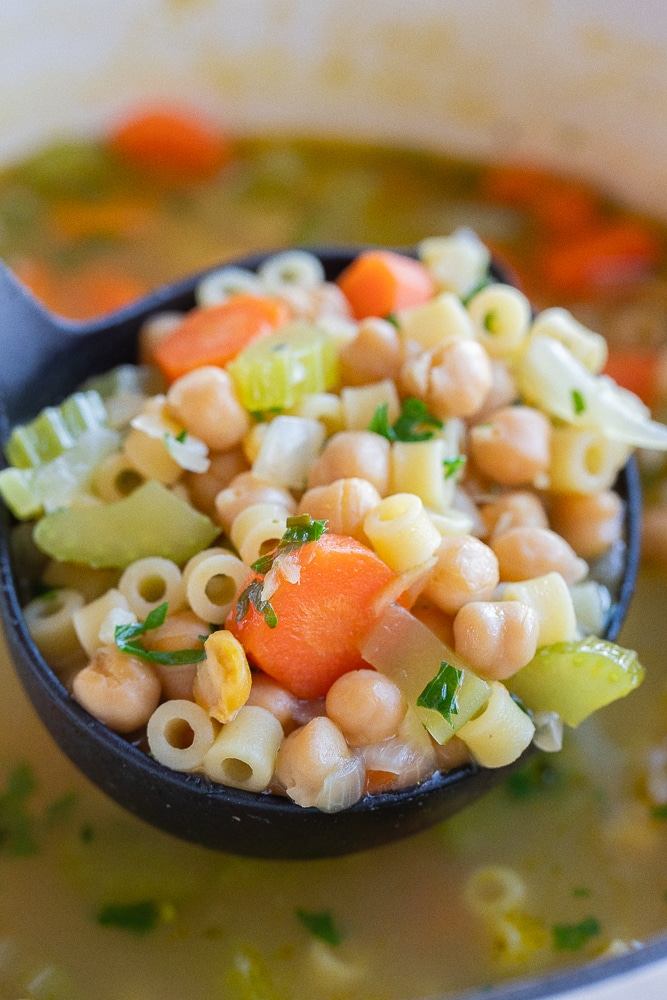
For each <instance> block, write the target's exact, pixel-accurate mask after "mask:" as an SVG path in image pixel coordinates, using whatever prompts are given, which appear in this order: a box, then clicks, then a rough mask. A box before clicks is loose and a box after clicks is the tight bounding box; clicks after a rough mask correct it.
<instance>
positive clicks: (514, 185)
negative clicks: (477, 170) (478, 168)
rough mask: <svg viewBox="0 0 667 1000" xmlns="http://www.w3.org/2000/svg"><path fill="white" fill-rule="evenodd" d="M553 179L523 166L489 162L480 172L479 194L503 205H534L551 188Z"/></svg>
mask: <svg viewBox="0 0 667 1000" xmlns="http://www.w3.org/2000/svg"><path fill="white" fill-rule="evenodd" d="M553 184H554V178H553V175H552V174H549V173H547V172H546V171H544V170H542V169H541V168H540V167H534V166H531V165H530V164H525V163H509V164H507V163H502V164H500V163H490V164H488V165H487V166H486V167H485V168H484V170H483V171H482V175H481V178H480V185H479V193H480V195H481V196H482V197H483V198H487V199H488V200H489V201H496V202H500V203H501V204H503V205H517V206H519V205H524V206H527V205H534V204H535V203H536V202H537V201H539V200H540V198H542V197H543V196H544V194H545V193H546V192H548V191H550V190H552V189H553Z"/></svg>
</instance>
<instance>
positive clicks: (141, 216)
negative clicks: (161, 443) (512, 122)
mask: <svg viewBox="0 0 667 1000" xmlns="http://www.w3.org/2000/svg"><path fill="white" fill-rule="evenodd" d="M170 115H171V113H170ZM0 223H1V225H0V252H1V253H2V256H3V258H4V259H5V260H7V261H8V262H9V263H10V264H11V265H12V266H13V267H14V268H15V269H16V270H17V272H18V273H19V274H20V275H21V276H22V277H23V279H24V280H25V281H26V282H28V283H29V284H30V285H31V286H32V288H33V289H34V290H35V292H36V293H37V294H38V295H39V296H41V297H42V298H43V299H44V301H45V302H47V304H48V305H49V306H50V307H51V308H53V309H54V310H55V311H57V312H61V313H63V314H66V315H72V316H79V317H86V316H90V315H95V314H98V313H100V312H104V311H106V310H108V309H112V308H115V307H117V306H118V305H121V304H122V303H123V302H125V301H128V300H129V299H131V298H133V297H134V296H135V295H137V294H139V293H140V292H141V291H142V290H147V289H149V288H151V287H153V286H155V285H156V284H159V283H161V282H163V281H165V280H170V279H172V278H175V277H178V276H180V275H182V274H183V273H186V272H189V271H192V270H195V269H199V268H201V267H208V266H211V265H213V264H216V263H218V262H220V261H224V260H228V259H230V258H231V257H233V256H235V255H238V254H241V253H244V252H246V251H249V250H254V249H257V248H280V247H283V246H288V245H293V244H312V245H315V244H317V243H323V242H327V243H335V242H345V243H361V242H371V243H384V244H389V245H393V246H398V247H400V246H407V245H411V244H414V243H415V242H417V241H419V240H421V239H423V238H424V237H425V236H428V235H433V234H437V233H441V232H449V231H451V230H454V229H456V228H458V227H460V226H467V227H471V228H473V229H474V230H475V231H476V232H477V233H478V234H479V235H480V237H481V238H482V239H484V240H485V242H487V243H488V244H489V245H490V246H492V248H493V250H494V253H495V254H496V255H497V256H498V258H499V259H500V260H502V261H504V262H506V263H507V264H508V265H509V266H511V267H512V268H513V269H514V270H515V271H516V273H517V274H518V275H519V277H520V279H521V281H522V284H523V287H524V288H525V289H526V292H527V294H528V295H529V296H530V298H531V300H532V301H533V302H534V304H535V305H536V306H537V307H546V306H548V305H553V304H554V303H556V302H557V303H559V304H561V305H566V306H567V307H568V308H569V309H571V310H572V313H573V314H574V315H575V316H577V317H578V318H579V319H580V320H581V321H582V322H584V323H586V325H587V326H589V327H591V328H593V329H596V330H599V331H600V332H602V333H603V334H604V335H605V336H606V337H607V339H608V341H609V344H610V358H609V362H608V370H609V371H610V372H611V373H612V374H613V375H614V377H616V378H617V379H618V380H619V381H620V382H621V383H623V384H626V385H627V386H628V387H629V388H631V389H632V390H633V391H635V392H638V393H639V394H640V395H641V396H642V398H643V399H644V400H645V401H646V402H647V403H648V404H649V405H651V406H652V407H653V409H654V410H655V412H656V413H658V414H660V412H661V407H662V406H663V399H664V397H665V396H667V392H666V391H665V385H664V384H661V381H660V378H661V369H660V361H661V351H662V347H663V343H664V341H665V338H664V330H663V323H664V320H663V318H662V312H663V308H662V307H663V300H664V297H665V288H666V287H667V286H665V277H664V275H665V260H664V241H665V235H664V230H663V228H662V227H661V225H660V224H659V223H657V222H656V221H653V220H647V219H645V218H640V217H638V216H636V215H635V214H634V213H632V212H631V211H629V210H628V209H626V208H625V207H623V206H619V205H615V204H612V203H610V202H609V201H608V199H606V198H605V197H603V196H602V195H600V194H599V193H598V192H595V191H593V190H591V189H590V188H589V187H588V186H586V185H585V184H583V183H581V182H579V181H573V180H570V179H562V178H557V177H552V176H550V175H548V174H545V173H544V172H542V171H540V170H537V169H532V168H531V169H529V168H525V167H521V168H519V167H513V166H508V167H491V166H483V165H478V164H474V163H461V162H454V161H450V160H447V159H441V158H438V157H435V156H433V155H425V154H421V153H417V152H415V153H409V152H406V151H399V150H391V149H377V148H370V147H364V146H356V145H350V144H334V143H329V142H316V141H312V140H302V139H295V140H285V139H280V140H278V139H275V138H267V139H251V140H231V139H229V137H227V136H221V135H220V134H219V133H218V132H217V131H216V130H211V129H209V128H208V127H207V126H204V125H200V124H199V123H196V122H193V121H192V120H191V119H189V118H187V119H185V120H184V119H182V118H181V117H180V116H178V117H176V118H171V117H170V116H167V121H166V122H165V120H164V117H163V115H162V113H161V114H159V115H147V116H139V117H137V118H136V119H133V120H131V121H128V122H127V123H123V124H122V125H120V126H118V127H117V128H116V129H115V130H113V131H112V132H111V133H110V135H109V136H107V137H103V138H102V139H100V140H99V141H98V142H82V143H79V142H70V141H67V142H63V143H61V144H58V145H57V146H54V147H52V148H50V149H45V150H43V151H42V152H40V153H38V154H36V155H35V156H34V157H33V158H32V159H30V160H28V161H26V162H24V163H22V164H18V165H16V166H13V167H12V168H11V169H8V170H6V171H5V172H4V174H3V175H2V178H0ZM644 474H645V481H646V489H647V494H648V496H649V500H650V502H651V510H650V511H649V516H648V518H647V538H649V537H650V539H651V541H650V549H651V553H652V555H653V559H652V563H651V565H648V562H647V566H646V568H645V570H644V572H643V575H642V578H641V580H640V584H639V588H638V593H637V595H636V596H635V600H634V604H633V609H632V612H631V616H630V619H629V621H628V623H627V625H626V627H625V628H624V631H623V634H622V636H621V641H622V642H623V644H624V645H625V646H629V647H632V648H635V649H637V650H638V651H639V653H640V657H641V660H642V662H643V664H644V666H645V667H646V671H647V677H646V680H645V681H644V684H643V685H642V687H641V688H640V689H639V690H638V691H637V692H636V693H633V695H632V697H630V698H628V699H624V700H623V701H621V702H619V703H618V704H616V705H614V706H612V707H611V708H609V709H606V710H605V711H604V712H603V713H601V714H600V715H599V716H595V717H593V718H591V719H589V720H587V721H586V722H585V723H583V724H582V725H581V726H580V727H579V728H578V729H577V730H576V732H568V733H567V734H566V739H565V747H564V749H563V751H562V752H561V753H559V754H557V755H553V754H544V755H539V756H538V757H537V758H535V759H533V760H532V761H531V762H530V763H529V764H528V765H527V766H526V767H525V768H524V769H523V770H520V771H518V772H516V773H515V774H514V775H513V776H512V777H511V778H510V779H509V780H508V782H507V783H506V785H505V786H504V787H502V788H499V789H498V790H497V791H495V792H493V793H492V794H491V795H490V796H488V797H487V798H486V799H485V800H484V801H482V802H480V803H478V804H477V805H475V806H473V807H471V808H470V809H468V810H467V811H466V812H465V813H464V814H462V815H460V816H459V817H457V818H455V819H454V820H451V821H449V822H448V823H446V824H444V825H442V826H441V827H438V828H435V829H433V830H431V831H429V832H427V833H424V834H420V835H419V836H417V837H414V838H412V839H410V840H408V841H406V842H403V843H399V844H395V845H392V846H389V847H383V848H380V849H377V850H374V851H369V852H365V853H363V854H359V855H355V856H351V857H347V858H342V859H335V860H323V861H308V862H269V861H257V860H250V859H240V858H235V857H232V856H227V855H224V854H215V853H212V852H209V851H206V850H204V849H200V848H197V847H193V846H192V845H188V844H184V843H180V842H178V841H176V840H174V839H172V838H170V837H168V836H166V835H164V834H161V833H160V832H158V831H156V830H153V829H152V828H150V827H148V826H146V825H144V824H142V823H140V822H139V821H137V820H135V819H133V818H132V817H130V816H128V815H127V814H125V813H123V812H122V811H121V810H120V809H118V807H116V806H115V805H114V804H112V803H110V802H109V801H107V800H106V799H105V798H104V797H103V796H102V795H101V794H100V793H98V792H97V790H96V789H94V788H93V787H92V786H91V785H90V784H89V783H88V782H87V781H86V780H85V779H84V778H82V777H81V776H80V775H79V774H78V773H77V772H76V771H75V770H74V769H73V768H72V767H71V765H70V764H69V763H68V762H67V761H66V760H65V759H64V758H63V757H62V756H61V755H60V753H59V752H58V751H57V750H56V749H55V747H54V745H53V743H52V742H51V740H50V738H49V736H48V735H47V734H46V733H45V731H44V729H43V727H42V726H41V725H40V723H39V722H38V721H37V720H36V718H35V716H34V715H33V712H32V710H31V708H30V707H29V705H28V704H27V703H26V700H25V698H24V696H23V695H22V693H21V691H20V688H19V685H18V682H17V680H16V678H15V677H14V674H13V671H12V669H11V664H10V662H9V656H8V654H7V652H6V651H4V649H3V656H2V671H3V692H4V697H3V699H2V704H1V705H0V716H1V718H2V723H3V724H2V725H1V726H0V773H1V774H2V781H1V783H0V788H1V791H0V880H1V883H0V884H1V886H2V892H1V893H0V941H1V947H0V987H1V988H0V994H1V995H3V996H6V997H8V998H12V997H13V998H18V997H23V996H34V997H55V998H58V997H68V998H70V997H77V996H80V997H87V996H90V995H95V996H96V997H100V1000H105V998H107V997H108V998H109V1000H120V998H125V997H127V998H129V997H133V996H141V997H142V998H144V1000H148V998H150V997H156V998H157V997H160V998H165V997H174V998H175V997H180V996H184V995H185V996H188V997H192V998H202V1000H204V998H206V1000H208V998H209V997H216V996H219V997H225V998H231V1000H236V998H238V1000H249V998H263V1000H273V998H274V997H275V998H282V1000H301V998H303V1000H306V998H310V997H312V996H321V997H332V998H338V1000H341V998H345V997H349V998H358V1000H362V998H364V1000H366V998H368V1000H407V998H417V997H420V996H424V995H428V994H438V995H440V994H445V995H447V994H452V995H455V994H456V993H457V992H459V991H462V990H465V989H469V988H474V987H479V988H482V987H487V986H491V985H493V984H496V983H499V982H500V981H502V980H504V979H507V978H511V977H516V976H524V975H528V974H538V973H540V972H544V971H547V970H548V971H551V970H554V969H558V968H563V967H567V966H570V965H572V964H573V963H577V962H591V961H600V960H603V959H604V957H605V956H607V955H612V954H619V953H622V952H624V951H627V950H631V949H635V948H640V947H641V946H642V944H644V943H645V942H648V941H649V940H651V938H653V937H654V936H656V935H658V934H660V933H662V932H663V931H664V929H665V926H666V924H667V885H665V884H664V879H663V866H662V859H663V858H664V851H665V846H666V841H667V730H666V727H665V723H664V714H665V713H664V707H665V698H666V696H667V688H666V686H665V682H664V678H663V677H662V676H661V658H662V649H664V641H665V625H664V622H663V620H662V618H663V617H664V616H663V615H662V613H661V606H664V600H665V596H666V592H665V582H664V572H663V569H662V567H661V565H660V552H661V549H660V546H661V545H662V546H663V550H664V545H665V543H664V540H663V539H664V531H663V529H662V520H661V518H662V516H663V515H662V510H663V505H662V499H663V497H662V493H663V487H662V478H663V468H662V465H661V462H660V460H659V459H655V458H652V459H651V460H650V461H649V460H648V459H647V460H646V463H645V466H644ZM648 544H649V543H648V542H647V545H648ZM65 915H66V916H65Z"/></svg>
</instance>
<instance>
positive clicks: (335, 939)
mask: <svg viewBox="0 0 667 1000" xmlns="http://www.w3.org/2000/svg"><path fill="white" fill-rule="evenodd" d="M296 915H297V918H298V919H299V921H300V922H301V923H302V924H303V926H304V927H305V928H306V930H308V931H310V933H311V934H312V935H313V937H316V938H319V940H320V941H324V942H325V943H326V944H330V945H333V946H334V947H335V946H336V945H339V944H340V943H341V941H342V940H343V935H342V933H341V932H340V930H339V928H338V927H337V926H336V924H335V922H334V918H333V915H332V914H331V912H330V911H329V910H319V911H316V912H312V911H310V910H301V909H297V911H296Z"/></svg>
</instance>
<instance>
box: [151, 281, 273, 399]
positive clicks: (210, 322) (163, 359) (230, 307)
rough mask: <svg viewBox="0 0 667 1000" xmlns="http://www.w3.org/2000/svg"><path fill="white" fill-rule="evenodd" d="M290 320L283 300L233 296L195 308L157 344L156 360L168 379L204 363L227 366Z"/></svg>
mask: <svg viewBox="0 0 667 1000" xmlns="http://www.w3.org/2000/svg"><path fill="white" fill-rule="evenodd" d="M288 319H289V311H288V309H287V306H286V305H285V304H284V303H283V302H281V301H280V300H279V299H272V298H265V297H262V296H256V295H246V294H240V295H233V296H231V297H230V298H229V299H227V300H226V301H225V302H222V303H221V304H220V305H217V306H202V307H200V308H197V309H192V310H191V311H190V312H189V313H188V314H187V315H186V317H185V319H184V320H183V322H182V323H181V324H180V325H179V326H178V327H177V328H176V329H175V330H174V331H173V333H170V334H169V335H168V336H167V337H165V338H163V339H162V340H160V341H159V343H158V344H157V345H156V347H155V363H156V364H157V365H158V367H159V368H160V369H161V371H162V373H163V375H164V377H165V378H166V379H167V381H168V382H173V381H175V379H177V378H180V376H181V375H185V374H186V372H189V371H192V369H193V368H200V367H201V366H202V365H217V366H218V367H219V368H224V366H225V365H226V364H227V362H229V361H231V360H232V358H234V357H236V355H237V354H238V353H239V352H240V351H242V350H243V349H244V348H246V347H248V345H249V344H251V343H253V341H255V340H258V339H259V338H260V337H264V336H266V334H268V333H271V332H272V331H273V330H275V329H277V327H279V326H282V325H283V324H284V323H286V322H287V320H288Z"/></svg>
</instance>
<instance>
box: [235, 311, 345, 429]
mask: <svg viewBox="0 0 667 1000" xmlns="http://www.w3.org/2000/svg"><path fill="white" fill-rule="evenodd" d="M227 370H228V371H229V374H230V375H231V377H232V379H233V380H234V384H235V386H236V390H237V392H238V394H239V398H240V400H241V402H242V403H243V405H244V406H245V407H246V409H248V410H250V411H251V412H256V411H262V412H264V411H266V410H276V409H278V410H284V409H288V408H290V407H292V406H295V405H296V403H298V401H299V400H300V399H301V397H302V396H304V395H306V393H312V392H326V391H328V390H329V389H332V388H333V387H334V386H335V385H336V384H337V382H338V355H337V351H336V345H335V341H334V339H333V338H332V337H330V336H329V334H328V333H325V332H324V331H323V330H320V329H318V327H316V326H310V325H309V324H307V323H296V322H295V323H288V324H287V325H285V326H283V327H281V328H280V329H279V330H276V331H275V332H274V333H270V334H268V336H266V337H261V338H260V339H259V340H256V341H255V342H254V343H252V344H250V345H249V347H246V349H245V350H244V351H241V353H240V354H239V355H238V356H237V357H236V358H234V360H233V361H230V363H229V364H228V366H227Z"/></svg>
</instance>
